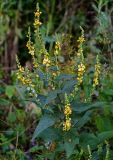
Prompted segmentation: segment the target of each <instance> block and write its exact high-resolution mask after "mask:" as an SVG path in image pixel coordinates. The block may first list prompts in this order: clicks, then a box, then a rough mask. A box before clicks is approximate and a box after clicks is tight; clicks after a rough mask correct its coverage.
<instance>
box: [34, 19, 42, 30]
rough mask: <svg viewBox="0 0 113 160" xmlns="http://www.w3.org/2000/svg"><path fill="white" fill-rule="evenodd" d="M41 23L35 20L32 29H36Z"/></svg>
mask: <svg viewBox="0 0 113 160" xmlns="http://www.w3.org/2000/svg"><path fill="white" fill-rule="evenodd" d="M41 24H42V23H41V22H40V21H39V20H38V19H35V22H34V27H35V28H37V27H39V26H40V25H41Z"/></svg>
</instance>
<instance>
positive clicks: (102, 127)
mask: <svg viewBox="0 0 113 160" xmlns="http://www.w3.org/2000/svg"><path fill="white" fill-rule="evenodd" d="M95 122H96V126H97V128H98V130H99V131H100V132H103V131H111V130H113V124H112V120H111V119H110V118H109V117H103V116H97V117H96V118H95Z"/></svg>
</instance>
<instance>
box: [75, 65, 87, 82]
mask: <svg viewBox="0 0 113 160" xmlns="http://www.w3.org/2000/svg"><path fill="white" fill-rule="evenodd" d="M85 68H86V67H85V65H84V64H83V63H82V62H81V63H80V64H79V65H78V77H77V80H78V83H79V84H81V83H82V82H83V75H84V73H85Z"/></svg>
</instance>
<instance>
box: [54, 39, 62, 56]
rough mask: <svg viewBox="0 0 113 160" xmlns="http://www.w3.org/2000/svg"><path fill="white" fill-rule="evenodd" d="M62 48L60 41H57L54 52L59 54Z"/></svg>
mask: <svg viewBox="0 0 113 160" xmlns="http://www.w3.org/2000/svg"><path fill="white" fill-rule="evenodd" d="M60 50H61V45H60V42H59V41H57V42H56V44H55V52H54V54H55V55H58V53H59V51H60Z"/></svg>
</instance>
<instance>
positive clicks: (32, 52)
mask: <svg viewBox="0 0 113 160" xmlns="http://www.w3.org/2000/svg"><path fill="white" fill-rule="evenodd" d="M28 38H29V40H28V42H27V44H26V47H27V48H28V51H29V54H30V55H31V56H32V60H33V67H34V68H37V67H38V63H37V61H36V58H35V47H34V44H33V42H31V34H30V29H29V31H28Z"/></svg>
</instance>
